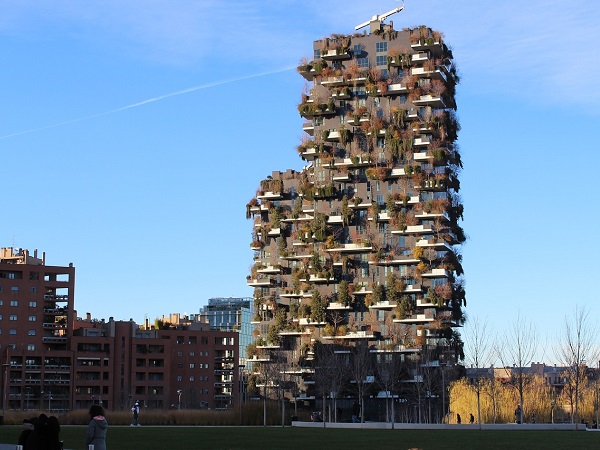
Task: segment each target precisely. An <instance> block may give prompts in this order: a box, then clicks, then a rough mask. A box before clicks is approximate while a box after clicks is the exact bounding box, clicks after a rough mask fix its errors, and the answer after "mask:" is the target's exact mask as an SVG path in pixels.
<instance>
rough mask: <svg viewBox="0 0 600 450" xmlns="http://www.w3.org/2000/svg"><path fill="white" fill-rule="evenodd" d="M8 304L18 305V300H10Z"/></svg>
mask: <svg viewBox="0 0 600 450" xmlns="http://www.w3.org/2000/svg"><path fill="white" fill-rule="evenodd" d="M10 306H19V300H11V301H10Z"/></svg>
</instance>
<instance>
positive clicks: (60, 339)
mask: <svg viewBox="0 0 600 450" xmlns="http://www.w3.org/2000/svg"><path fill="white" fill-rule="evenodd" d="M42 342H46V343H48V344H57V343H65V342H67V337H66V336H44V337H42Z"/></svg>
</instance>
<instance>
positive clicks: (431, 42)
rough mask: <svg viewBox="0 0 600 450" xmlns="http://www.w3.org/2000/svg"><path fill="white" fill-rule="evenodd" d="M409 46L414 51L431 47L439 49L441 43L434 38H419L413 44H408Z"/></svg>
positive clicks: (430, 48)
mask: <svg viewBox="0 0 600 450" xmlns="http://www.w3.org/2000/svg"><path fill="white" fill-rule="evenodd" d="M410 47H411V48H412V49H413V50H416V51H419V50H432V49H436V50H441V48H442V43H441V42H440V41H439V40H435V39H434V38H421V39H419V42H417V43H415V44H410Z"/></svg>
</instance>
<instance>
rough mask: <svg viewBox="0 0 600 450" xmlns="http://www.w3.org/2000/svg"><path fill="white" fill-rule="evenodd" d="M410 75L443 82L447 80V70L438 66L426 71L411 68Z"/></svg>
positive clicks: (420, 68) (419, 68)
mask: <svg viewBox="0 0 600 450" xmlns="http://www.w3.org/2000/svg"><path fill="white" fill-rule="evenodd" d="M410 74H411V75H413V76H417V77H427V78H431V79H434V80H441V81H444V82H446V81H447V80H448V76H447V69H446V67H445V66H439V67H438V68H435V69H433V70H429V69H426V68H425V67H413V68H412V69H411V70H410Z"/></svg>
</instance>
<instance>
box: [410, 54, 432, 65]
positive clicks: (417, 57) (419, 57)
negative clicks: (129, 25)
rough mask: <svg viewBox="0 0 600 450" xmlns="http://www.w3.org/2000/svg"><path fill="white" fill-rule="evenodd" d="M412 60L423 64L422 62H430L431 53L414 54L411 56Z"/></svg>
mask: <svg viewBox="0 0 600 450" xmlns="http://www.w3.org/2000/svg"><path fill="white" fill-rule="evenodd" d="M410 59H411V61H412V62H414V63H421V62H425V61H429V53H427V52H419V53H413V54H412V55H410Z"/></svg>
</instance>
